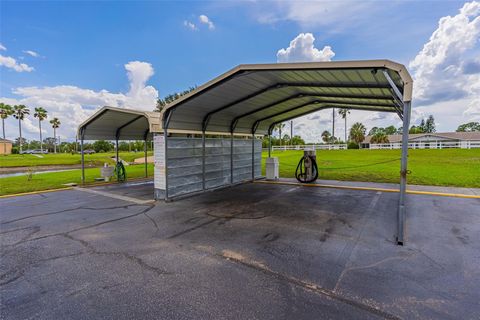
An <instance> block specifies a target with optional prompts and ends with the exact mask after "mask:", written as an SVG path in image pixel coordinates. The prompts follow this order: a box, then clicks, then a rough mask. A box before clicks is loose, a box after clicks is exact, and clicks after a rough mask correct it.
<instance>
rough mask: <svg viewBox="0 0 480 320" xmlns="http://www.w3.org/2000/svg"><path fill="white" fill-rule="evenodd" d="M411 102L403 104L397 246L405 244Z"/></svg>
mask: <svg viewBox="0 0 480 320" xmlns="http://www.w3.org/2000/svg"><path fill="white" fill-rule="evenodd" d="M410 112H411V102H410V101H408V102H404V103H403V134H402V158H401V164H400V199H399V203H398V215H397V244H398V245H403V244H404V243H405V221H406V219H405V196H406V190H407V173H408V171H407V162H408V127H409V126H410Z"/></svg>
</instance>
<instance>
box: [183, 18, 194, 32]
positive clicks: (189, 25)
mask: <svg viewBox="0 0 480 320" xmlns="http://www.w3.org/2000/svg"><path fill="white" fill-rule="evenodd" d="M183 25H184V26H185V27H187V28H188V29H190V30H192V31H196V30H198V28H197V26H196V25H195V24H194V23H193V22H190V21H188V20H185V21H183Z"/></svg>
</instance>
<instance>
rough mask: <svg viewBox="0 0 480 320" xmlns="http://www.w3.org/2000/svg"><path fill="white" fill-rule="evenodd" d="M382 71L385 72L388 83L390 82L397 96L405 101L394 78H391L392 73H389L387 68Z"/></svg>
mask: <svg viewBox="0 0 480 320" xmlns="http://www.w3.org/2000/svg"><path fill="white" fill-rule="evenodd" d="M382 72H383V75H384V76H385V79H387V81H388V83H389V84H390V87H392V89H393V92H395V95H396V96H397V98H398V99H399V100H400V101H403V94H402V93H401V92H400V90H399V89H398V87H397V85H396V84H395V82H393V80H392V78H390V75H389V74H388V72H387V71H386V70H382Z"/></svg>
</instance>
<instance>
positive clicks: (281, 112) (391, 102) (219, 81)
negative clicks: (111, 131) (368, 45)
mask: <svg viewBox="0 0 480 320" xmlns="http://www.w3.org/2000/svg"><path fill="white" fill-rule="evenodd" d="M412 86H413V81H412V78H411V77H410V75H409V73H408V71H407V69H406V68H405V66H403V65H401V64H399V63H396V62H392V61H389V60H366V61H335V62H309V63H276V64H246V65H239V66H237V67H235V68H233V69H231V70H230V71H228V72H226V73H224V74H222V75H221V76H219V77H217V78H215V79H213V80H211V81H209V82H207V83H206V84H204V85H202V86H200V87H198V88H197V89H196V90H194V91H192V92H190V93H189V94H187V95H185V96H183V97H181V98H179V99H178V100H175V101H174V102H172V103H170V104H169V105H167V106H166V107H165V109H164V110H163V111H162V116H161V117H162V119H163V121H164V122H163V123H162V126H163V127H165V128H167V129H168V130H169V131H173V132H175V131H177V132H182V131H185V132H202V131H204V132H207V133H237V134H238V133H240V134H267V133H268V132H269V130H270V131H271V129H272V128H273V125H275V124H276V123H279V122H283V121H287V120H290V119H293V118H296V117H300V116H302V115H306V114H309V113H312V112H315V111H318V110H322V109H326V108H348V109H356V110H368V111H374V112H375V111H384V112H395V113H397V114H398V115H399V116H400V117H402V116H403V102H409V101H411V98H412ZM395 91H396V92H395ZM163 127H162V128H163Z"/></svg>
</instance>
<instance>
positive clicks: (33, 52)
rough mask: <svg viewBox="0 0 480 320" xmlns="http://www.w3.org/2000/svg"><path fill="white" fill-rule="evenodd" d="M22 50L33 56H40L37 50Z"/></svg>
mask: <svg viewBox="0 0 480 320" xmlns="http://www.w3.org/2000/svg"><path fill="white" fill-rule="evenodd" d="M22 52H23V53H26V54H28V55H29V56H32V57H35V58H38V57H39V56H40V55H39V54H38V53H37V52H35V51H32V50H23V51H22Z"/></svg>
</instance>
